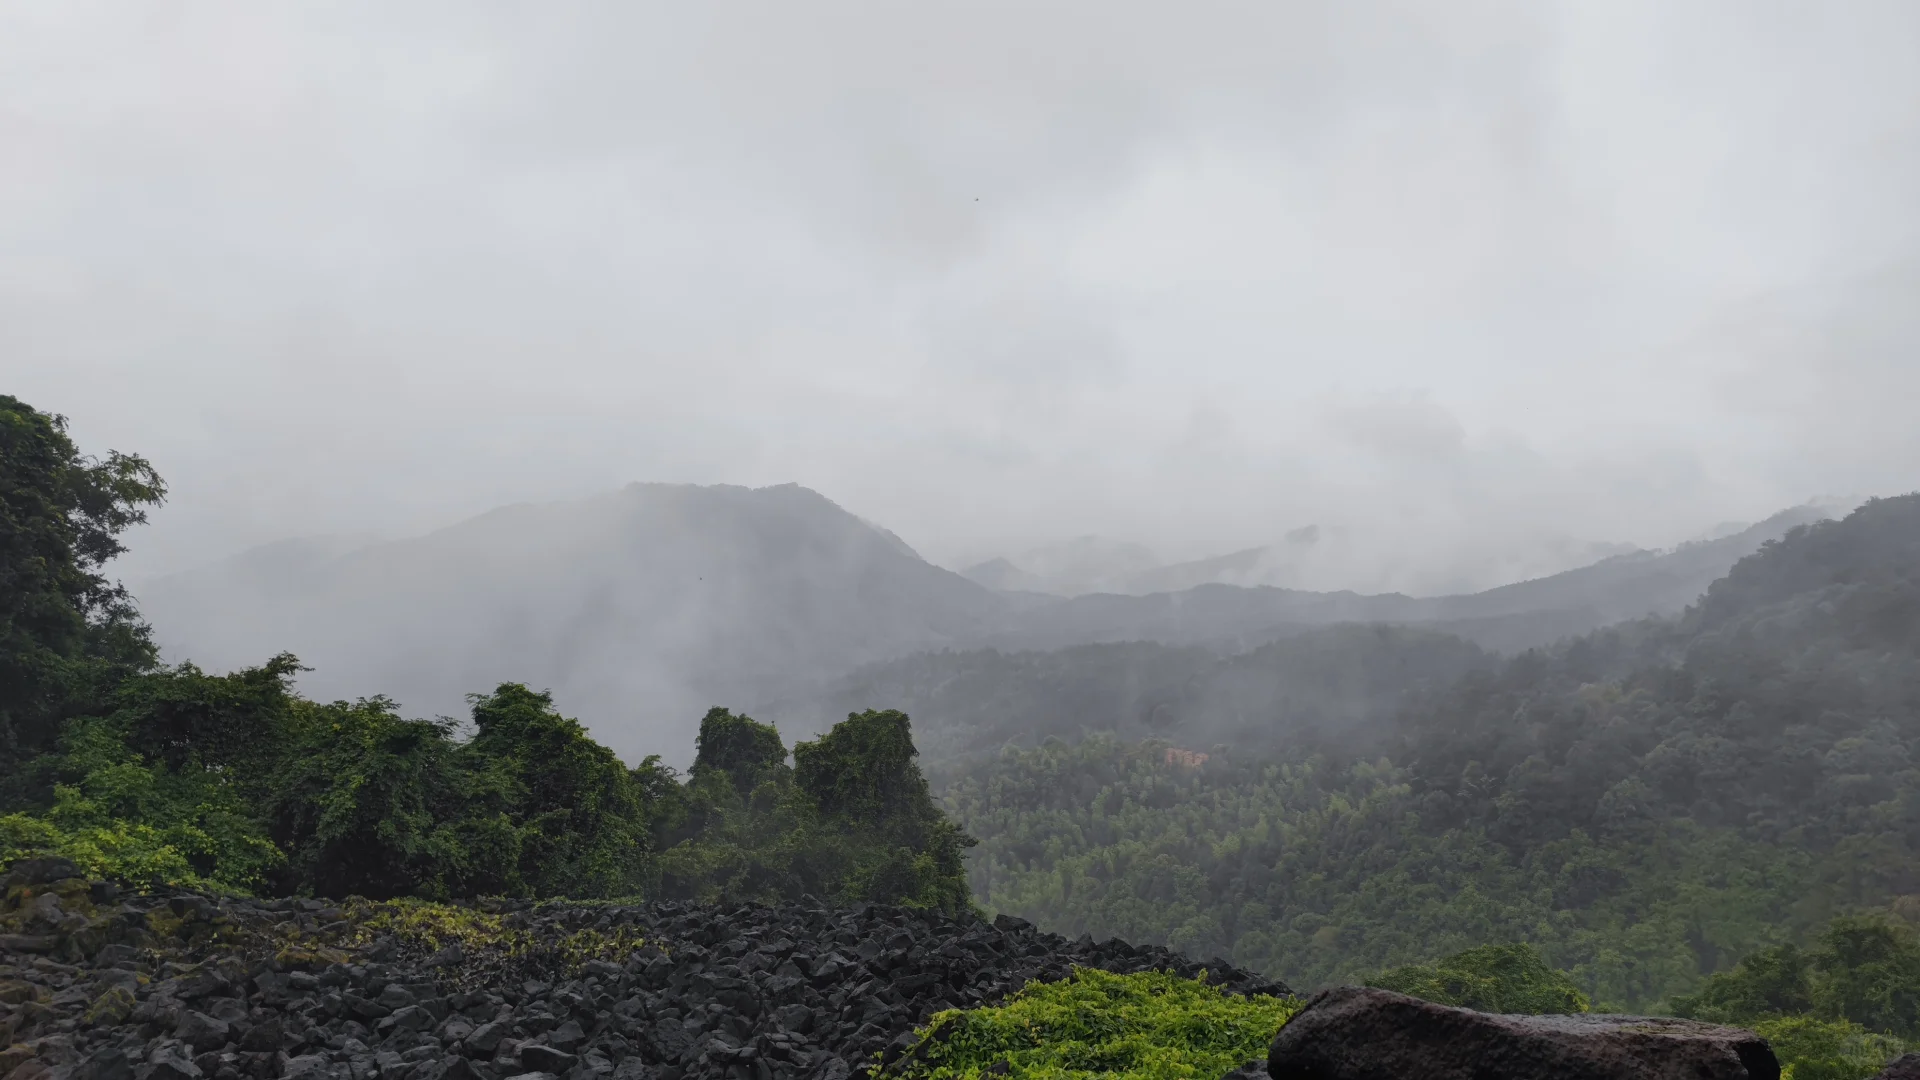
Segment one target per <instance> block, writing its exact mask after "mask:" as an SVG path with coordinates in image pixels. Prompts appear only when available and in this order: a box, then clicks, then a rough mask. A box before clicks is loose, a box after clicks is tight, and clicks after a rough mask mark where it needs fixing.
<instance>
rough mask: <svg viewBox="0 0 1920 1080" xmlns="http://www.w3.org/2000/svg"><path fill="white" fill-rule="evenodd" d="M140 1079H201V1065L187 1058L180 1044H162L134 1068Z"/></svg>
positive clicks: (135, 1074)
mask: <svg viewBox="0 0 1920 1080" xmlns="http://www.w3.org/2000/svg"><path fill="white" fill-rule="evenodd" d="M134 1076H135V1077H137V1078H138V1080H200V1076H201V1073H200V1066H198V1065H195V1064H194V1063H193V1062H192V1061H189V1060H188V1059H187V1056H186V1054H184V1053H182V1052H181V1048H180V1046H179V1045H178V1044H171V1045H169V1044H165V1043H163V1044H161V1045H160V1046H158V1047H155V1048H154V1051H153V1052H152V1053H151V1054H148V1055H147V1063H146V1064H145V1065H143V1066H141V1067H140V1068H137V1069H135V1070H134Z"/></svg>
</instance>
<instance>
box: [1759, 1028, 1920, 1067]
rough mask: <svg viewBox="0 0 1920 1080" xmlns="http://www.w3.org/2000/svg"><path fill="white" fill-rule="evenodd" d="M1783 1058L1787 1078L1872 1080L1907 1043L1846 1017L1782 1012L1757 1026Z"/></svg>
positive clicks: (1762, 1035)
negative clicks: (1819, 1018) (1874, 1031)
mask: <svg viewBox="0 0 1920 1080" xmlns="http://www.w3.org/2000/svg"><path fill="white" fill-rule="evenodd" d="M1754 1032H1755V1033H1756V1034H1758V1035H1759V1036H1760V1037H1761V1038H1763V1039H1765V1040H1767V1043H1768V1044H1769V1045H1770V1046H1772V1047H1773V1054H1774V1056H1775V1057H1777V1058H1779V1059H1780V1077H1781V1080H1867V1078H1869V1077H1871V1076H1874V1075H1876V1074H1878V1073H1879V1072H1880V1070H1881V1069H1882V1068H1884V1067H1885V1066H1886V1064H1887V1062H1888V1061H1891V1060H1892V1059H1894V1058H1896V1057H1898V1056H1900V1054H1902V1053H1903V1052H1905V1050H1906V1044H1904V1043H1902V1042H1901V1041H1900V1040H1899V1039H1896V1038H1893V1037H1892V1036H1889V1035H1879V1034H1875V1033H1873V1032H1871V1031H1868V1030H1866V1029H1865V1028H1862V1027H1861V1026H1860V1025H1858V1024H1854V1023H1850V1022H1848V1021H1846V1020H1818V1019H1815V1018H1814V1017H1811V1016H1780V1017H1775V1018H1773V1019H1771V1020H1763V1021H1761V1022H1760V1023H1758V1024H1755V1025H1754Z"/></svg>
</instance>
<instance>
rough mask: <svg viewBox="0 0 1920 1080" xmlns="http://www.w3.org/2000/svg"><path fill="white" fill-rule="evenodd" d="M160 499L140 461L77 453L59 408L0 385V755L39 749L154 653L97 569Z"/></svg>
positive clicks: (154, 476)
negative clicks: (43, 408)
mask: <svg viewBox="0 0 1920 1080" xmlns="http://www.w3.org/2000/svg"><path fill="white" fill-rule="evenodd" d="M165 496H166V485H165V484H164V483H162V482H161V479H160V476H159V474H158V473H156V472H155V471H154V469H153V466H151V465H150V464H148V463H147V461H146V460H145V459H144V458H140V457H137V456H134V455H131V454H122V453H120V452H119V451H111V452H109V453H108V454H107V456H106V458H105V459H104V460H103V459H100V458H94V457H89V456H87V455H85V454H82V453H81V452H80V450H79V448H78V447H77V446H75V445H74V443H73V440H72V439H71V438H69V437H68V435H67V421H66V419H65V418H64V417H61V416H56V415H53V414H50V413H43V412H40V411H39V410H37V409H35V408H33V407H32V406H31V405H28V404H27V403H25V402H23V401H21V400H19V399H18V398H15V397H12V396H9V395H4V394H0V764H15V763H18V762H19V761H20V760H21V759H22V757H24V756H26V755H30V754H32V753H35V752H38V751H41V750H45V749H48V748H50V747H51V746H52V744H53V743H54V741H55V739H56V737H57V735H58V732H59V724H60V721H61V720H62V719H64V718H66V717H67V716H71V715H73V714H74V713H75V712H76V711H77V710H78V709H79V708H83V707H85V705H86V704H87V703H88V700H89V697H90V695H91V693H93V692H95V691H97V690H98V689H100V688H101V687H103V686H110V685H111V684H112V682H113V681H114V680H115V679H116V678H117V677H119V676H120V675H123V674H126V673H128V672H131V671H138V670H141V669H144V668H146V667H148V666H150V665H151V664H152V663H153V662H154V650H153V646H152V643H151V641H150V640H149V638H148V635H147V631H146V627H145V626H144V625H142V624H141V623H140V621H139V619H138V618H137V617H136V616H135V614H134V610H133V606H132V603H131V602H130V601H129V600H128V598H127V594H126V590H125V589H123V588H122V587H121V586H119V585H118V584H116V583H114V582H111V581H109V580H108V579H107V577H106V576H105V575H104V574H102V573H101V568H102V567H103V566H104V565H105V564H106V563H107V562H108V560H110V559H112V558H113V557H114V556H116V555H119V554H120V553H121V552H122V551H124V550H125V549H124V548H123V547H122V546H121V544H120V539H119V537H120V534H121V533H123V532H125V531H126V530H127V529H128V528H130V527H132V526H133V525H137V524H139V523H141V522H143V521H145V520H146V508H147V507H149V506H154V505H157V504H159V503H160V502H161V501H162V500H163V499H164V498H165Z"/></svg>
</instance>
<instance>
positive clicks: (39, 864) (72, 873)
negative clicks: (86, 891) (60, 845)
mask: <svg viewBox="0 0 1920 1080" xmlns="http://www.w3.org/2000/svg"><path fill="white" fill-rule="evenodd" d="M80 876H82V872H81V870H80V867H79V866H78V865H77V864H76V863H74V861H73V860H72V859H63V858H60V857H59V856H51V857H48V858H42V859H21V860H20V861H19V862H16V863H14V864H13V865H12V866H11V867H9V868H8V871H7V877H6V882H5V885H6V887H8V888H11V887H12V886H15V885H47V884H51V883H52V882H55V881H65V880H66V879H68V878H77V877H80Z"/></svg>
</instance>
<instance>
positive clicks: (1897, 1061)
mask: <svg viewBox="0 0 1920 1080" xmlns="http://www.w3.org/2000/svg"><path fill="white" fill-rule="evenodd" d="M1873 1080H1920V1053H1908V1054H1901V1055H1900V1056H1899V1057H1897V1058H1894V1059H1893V1060H1892V1061H1889V1062H1887V1067H1886V1068H1884V1069H1881V1070H1880V1075H1878V1076H1876V1077H1874V1078H1873Z"/></svg>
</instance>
